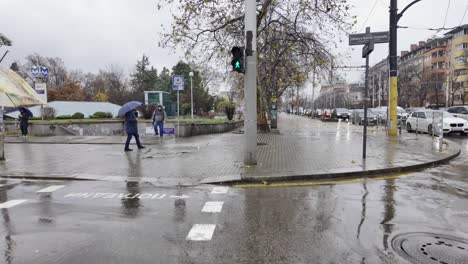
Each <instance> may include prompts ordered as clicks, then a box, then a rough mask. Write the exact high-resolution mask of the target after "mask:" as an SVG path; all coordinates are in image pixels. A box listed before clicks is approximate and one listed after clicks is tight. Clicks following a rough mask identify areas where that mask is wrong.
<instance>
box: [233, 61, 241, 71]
mask: <svg viewBox="0 0 468 264" xmlns="http://www.w3.org/2000/svg"><path fill="white" fill-rule="evenodd" d="M234 67H235V68H236V69H240V67H241V65H240V61H236V65H235V66H234Z"/></svg>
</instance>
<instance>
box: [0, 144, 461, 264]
mask: <svg viewBox="0 0 468 264" xmlns="http://www.w3.org/2000/svg"><path fill="white" fill-rule="evenodd" d="M420 136H421V135H420ZM450 139H451V140H454V141H457V142H458V143H460V144H461V145H462V148H463V150H464V152H463V154H462V155H461V156H460V157H458V158H457V159H455V160H454V161H452V162H451V163H449V164H445V165H443V166H440V167H435V168H431V169H427V170H424V171H420V172H415V173H411V174H409V175H402V176H401V177H398V178H388V179H382V180H381V179H367V180H363V181H360V182H354V183H347V184H330V185H320V186H301V187H263V188H228V189H227V190H225V189H220V188H213V186H209V185H206V186H204V185H203V186H197V187H191V188H175V187H167V188H162V187H155V186H154V185H152V184H150V183H145V182H139V181H138V177H134V178H132V181H127V182H60V183H50V182H44V181H34V182H23V183H20V184H17V183H14V184H13V183H12V184H9V181H8V180H7V181H2V182H1V184H4V185H5V186H3V187H0V203H4V202H7V201H12V200H15V199H16V200H19V199H26V200H27V202H25V203H22V204H18V205H16V206H13V207H10V208H3V209H0V210H1V213H2V218H1V219H0V221H1V222H2V224H1V225H0V226H1V229H0V237H1V238H2V239H1V240H0V250H1V251H2V254H0V258H1V261H0V262H1V263H15V264H19V263H38V264H46V263H47V264H48V263H63V264H65V263H66V264H75V263H113V264H114V263H116V264H124V263H125V264H128V263H164V264H167V263H169V264H170V263H288V264H289V263H324V264H325V263H327V264H328V263H367V264H373V263H394V264H396V263H409V262H408V261H407V260H406V259H405V258H404V257H402V256H401V255H400V254H401V252H397V251H395V248H394V245H395V244H394V243H395V241H397V240H398V238H399V237H401V236H405V235H408V234H415V233H416V234H426V233H434V234H441V237H451V238H452V237H453V238H458V239H464V240H467V238H468V224H467V223H468V213H467V212H468V202H467V201H468V173H467V171H468V139H465V138H464V137H451V138H450ZM389 153H390V154H389V155H391V152H389ZM140 155H144V154H143V153H142V154H140ZM135 157H136V156H135V155H130V156H128V157H126V158H127V162H128V164H129V166H128V167H129V168H131V171H129V173H131V174H132V175H140V174H139V173H140V170H141V169H142V168H141V167H142V164H140V160H141V159H139V158H135ZM389 158H391V157H389ZM51 185H65V187H63V188H61V189H58V190H56V191H54V192H53V193H52V194H51V195H50V196H43V195H38V194H36V191H37V190H41V189H43V188H46V187H49V186H51ZM209 201H222V202H224V205H223V207H222V211H221V212H220V213H218V214H212V213H203V212H202V208H203V206H204V204H205V203H206V202H209ZM195 224H211V225H215V226H216V228H215V231H214V233H213V236H212V238H211V240H209V241H203V242H202V241H190V240H187V234H188V233H189V232H190V230H191V228H192V227H193V226H194V225H195ZM442 235H444V236H442ZM415 241H416V242H415V243H421V247H422V245H425V244H427V243H428V242H427V241H423V240H421V242H419V241H418V240H415ZM444 243H448V242H444ZM417 245H418V244H415V245H409V246H408V247H411V248H413V247H414V248H416V246H417ZM460 245H461V244H460ZM420 251H421V250H420ZM421 252H426V253H427V252H430V253H431V254H436V252H438V251H437V248H429V249H427V250H424V251H421ZM457 252H463V251H457ZM467 252H468V251H467ZM422 254H423V253H422ZM457 254H458V253H457ZM460 254H464V253H460ZM431 256H432V255H431ZM467 256H468V255H467ZM432 257H434V258H437V259H443V257H444V256H432ZM467 259H468V258H467ZM423 263H430V262H423ZM447 263H450V262H447ZM453 263H463V262H453Z"/></svg>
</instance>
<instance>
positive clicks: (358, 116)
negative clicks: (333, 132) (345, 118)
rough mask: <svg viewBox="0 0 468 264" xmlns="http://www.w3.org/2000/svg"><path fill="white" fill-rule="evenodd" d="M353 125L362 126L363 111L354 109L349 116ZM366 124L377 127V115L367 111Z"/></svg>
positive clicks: (369, 110)
mask: <svg viewBox="0 0 468 264" xmlns="http://www.w3.org/2000/svg"><path fill="white" fill-rule="evenodd" d="M351 123H352V124H353V125H356V124H357V125H364V109H355V110H353V112H352V114H351ZM367 124H368V125H377V115H376V114H375V113H374V112H372V110H371V109H367Z"/></svg>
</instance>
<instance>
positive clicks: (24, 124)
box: [19, 110, 29, 137]
mask: <svg viewBox="0 0 468 264" xmlns="http://www.w3.org/2000/svg"><path fill="white" fill-rule="evenodd" d="M19 120H20V129H21V136H23V137H26V136H27V135H28V123H29V115H28V113H26V111H24V110H20V115H19Z"/></svg>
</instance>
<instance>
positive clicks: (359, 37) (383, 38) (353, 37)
mask: <svg viewBox="0 0 468 264" xmlns="http://www.w3.org/2000/svg"><path fill="white" fill-rule="evenodd" d="M371 41H374V43H388V42H389V41H390V34H389V33H388V31H381V32H371V33H360V34H350V35H349V45H365V44H367V43H369V42H371Z"/></svg>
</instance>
